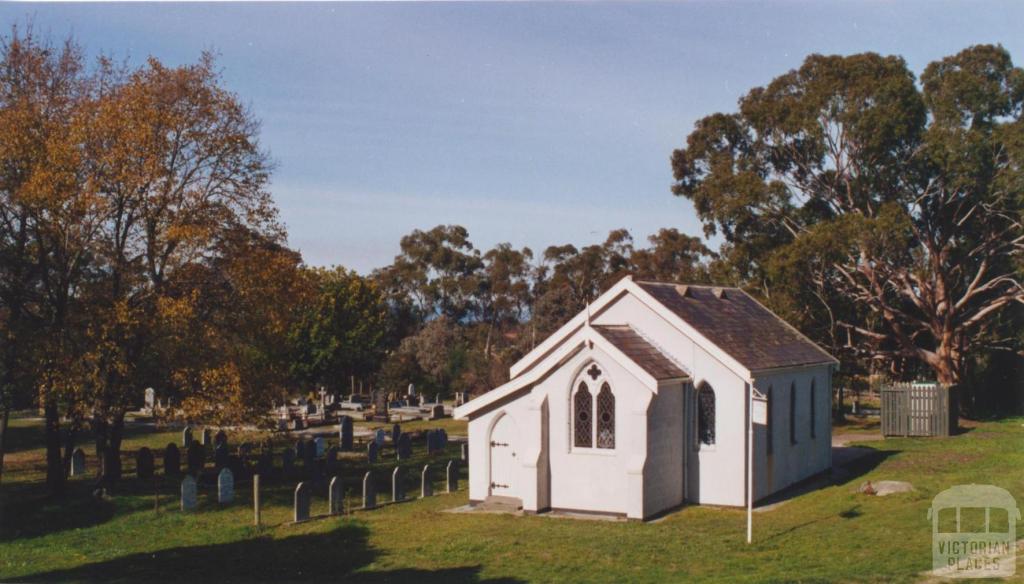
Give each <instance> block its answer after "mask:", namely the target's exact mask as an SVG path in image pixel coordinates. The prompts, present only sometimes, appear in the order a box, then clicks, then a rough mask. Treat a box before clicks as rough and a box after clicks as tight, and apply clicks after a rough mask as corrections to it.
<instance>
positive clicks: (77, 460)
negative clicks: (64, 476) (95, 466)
mask: <svg viewBox="0 0 1024 584" xmlns="http://www.w3.org/2000/svg"><path fill="white" fill-rule="evenodd" d="M83 474H85V451H84V450H82V449H81V448H76V449H75V451H74V452H72V453H71V476H73V477H77V476H82V475H83Z"/></svg>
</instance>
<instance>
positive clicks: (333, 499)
mask: <svg viewBox="0 0 1024 584" xmlns="http://www.w3.org/2000/svg"><path fill="white" fill-rule="evenodd" d="M328 493H329V495H328V501H329V505H328V508H329V509H330V510H331V511H330V513H331V515H339V514H341V512H342V511H343V509H342V506H343V504H344V497H345V485H344V483H343V482H342V480H341V477H334V478H333V479H331V485H330V488H329V489H328Z"/></svg>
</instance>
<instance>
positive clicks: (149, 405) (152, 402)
mask: <svg viewBox="0 0 1024 584" xmlns="http://www.w3.org/2000/svg"><path fill="white" fill-rule="evenodd" d="M155 407H156V390H155V389H153V388H152V387H147V388H146V409H147V410H149V411H153V408H155Z"/></svg>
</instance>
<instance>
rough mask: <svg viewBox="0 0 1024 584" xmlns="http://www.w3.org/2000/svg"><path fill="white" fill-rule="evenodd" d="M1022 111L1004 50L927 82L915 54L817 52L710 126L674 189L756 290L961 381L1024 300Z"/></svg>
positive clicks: (1019, 77) (681, 158) (1023, 87)
mask: <svg viewBox="0 0 1024 584" xmlns="http://www.w3.org/2000/svg"><path fill="white" fill-rule="evenodd" d="M1022 100H1024V71H1022V70H1021V69H1019V68H1017V67H1014V65H1013V63H1012V61H1011V58H1010V55H1009V54H1008V53H1007V51H1006V50H1004V49H1003V48H1002V47H998V46H991V45H981V46H974V47H970V48H968V49H965V50H964V51H962V52H960V53H958V54H956V55H953V56H950V57H947V58H944V59H941V60H939V61H936V62H934V63H931V64H930V65H928V66H927V68H926V69H925V71H924V73H923V74H922V76H921V80H920V83H918V82H917V80H916V79H915V76H914V74H913V73H912V72H911V71H910V70H909V69H908V68H907V65H906V63H905V62H904V61H903V59H901V58H899V57H891V56H890V57H883V56H880V55H877V54H873V53H865V54H859V55H852V56H845V57H844V56H823V55H811V56H809V57H808V58H807V59H806V60H805V61H804V63H803V65H802V66H801V67H800V68H799V69H796V70H793V71H790V72H788V73H785V74H783V75H781V76H779V77H777V78H775V79H774V80H773V81H772V82H771V83H769V84H768V85H767V86H765V87H758V88H755V89H752V90H751V91H750V92H749V93H747V94H746V95H745V96H743V97H742V98H741V99H740V101H739V111H737V112H733V113H716V114H712V115H709V116H707V117H705V118H703V119H701V120H699V121H698V122H697V124H696V127H695V129H694V130H693V132H692V133H691V134H690V135H689V136H688V137H687V140H686V146H685V147H683V148H680V149H678V150H676V151H675V152H674V153H673V155H672V169H673V172H674V176H675V179H676V182H675V183H674V185H673V187H672V188H673V192H674V193H675V194H676V195H679V196H682V197H686V198H687V199H689V200H691V201H692V202H693V204H694V206H695V208H696V210H697V213H698V215H699V216H700V218H701V220H702V221H703V222H704V225H705V231H706V233H707V234H709V235H710V234H713V233H720V234H721V235H722V236H723V237H724V239H725V241H726V251H727V252H728V253H729V254H730V259H731V261H732V263H733V265H734V269H735V271H736V273H737V274H739V275H740V276H741V277H742V278H743V279H744V280H745V281H746V283H748V285H753V286H757V287H760V288H762V289H763V290H764V291H765V293H766V294H770V293H771V292H772V291H773V290H776V291H778V290H782V289H784V288H785V287H789V288H790V289H792V288H796V289H806V290H815V291H817V292H819V295H820V298H818V299H816V300H815V302H817V303H818V306H819V309H820V310H824V311H826V312H828V313H830V314H832V315H834V321H835V328H837V329H841V330H842V331H844V332H845V333H848V336H847V337H846V342H847V343H848V344H849V345H850V346H851V347H854V348H856V350H857V351H858V352H860V354H863V355H865V356H867V357H869V358H872V359H877V360H883V361H891V360H893V359H911V360H916V361H919V362H920V363H923V364H925V365H926V366H927V367H928V368H930V369H931V370H932V371H933V373H934V375H935V377H936V378H937V379H938V380H939V381H941V382H944V383H956V382H959V381H961V380H962V379H963V378H964V373H965V367H966V362H967V359H968V357H969V355H970V354H971V352H972V351H973V350H976V349H978V348H980V347H981V346H983V345H984V344H985V341H986V339H988V338H989V336H988V334H989V332H990V329H991V327H992V325H993V323H995V322H996V317H997V316H998V315H999V314H1000V312H1001V311H1003V310H1005V309H1006V308H1007V307H1009V306H1011V305H1013V304H1018V305H1019V304H1020V303H1022V302H1024V288H1022V286H1021V284H1020V282H1019V280H1018V277H1017V272H1015V268H1016V266H1015V264H1014V262H1016V261H1018V259H1017V258H1019V257H1020V253H1021V251H1022V250H1024V230H1022V224H1021V208H1022V207H1021V204H1022V195H1021V193H1022V185H1024V173H1022V169H1024V122H1022V121H1021V106H1022ZM1018 265H1019V264H1018ZM783 277H789V278H792V279H791V280H789V281H780V278H783ZM844 303H848V304H849V306H846V307H843V304H844Z"/></svg>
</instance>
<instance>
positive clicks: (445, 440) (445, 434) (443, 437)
mask: <svg viewBox="0 0 1024 584" xmlns="http://www.w3.org/2000/svg"><path fill="white" fill-rule="evenodd" d="M437 433H438V434H440V435H441V450H444V449H445V448H448V431H447V430H445V429H444V428H441V429H440V430H438V431H437Z"/></svg>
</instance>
